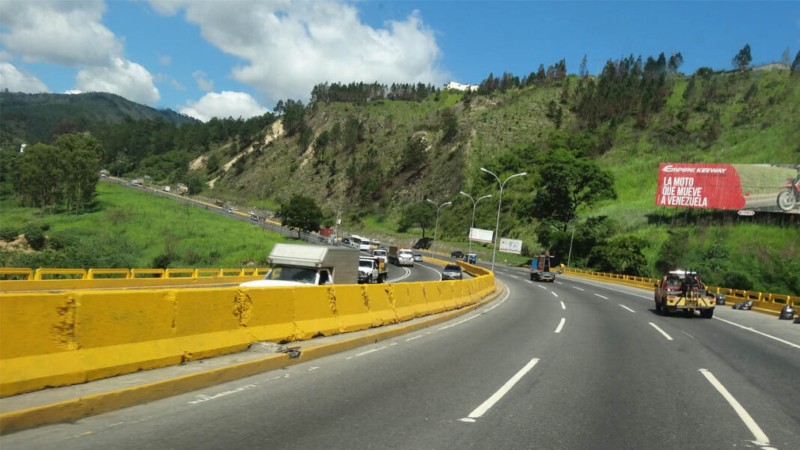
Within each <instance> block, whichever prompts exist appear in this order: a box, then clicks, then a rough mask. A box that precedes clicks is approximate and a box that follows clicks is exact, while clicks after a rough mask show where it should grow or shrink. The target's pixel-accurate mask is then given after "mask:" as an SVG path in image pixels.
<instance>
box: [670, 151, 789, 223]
mask: <svg viewBox="0 0 800 450" xmlns="http://www.w3.org/2000/svg"><path fill="white" fill-rule="evenodd" d="M797 167H800V165H798V164H787V165H771V164H693V163H661V164H660V165H659V167H658V191H657V193H656V205H657V206H664V207H676V208H701V209H729V210H739V211H764V212H787V213H793V214H800V197H798V192H799V191H800V168H797ZM742 215H749V213H745V214H742Z"/></svg>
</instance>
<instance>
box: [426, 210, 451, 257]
mask: <svg viewBox="0 0 800 450" xmlns="http://www.w3.org/2000/svg"><path fill="white" fill-rule="evenodd" d="M425 201H426V202H430V203H433V204H434V205H435V206H436V228H434V230H433V245H436V243H437V242H439V241H437V239H439V237H438V236H437V235H438V234H439V211H440V210H441V209H442V207H443V206H447V205H452V204H453V202H444V203H442V204H441V205H437V204H436V202H435V201H433V200H431V199H429V198H426V199H425ZM433 245H431V251H433Z"/></svg>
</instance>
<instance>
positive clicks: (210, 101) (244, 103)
mask: <svg viewBox="0 0 800 450" xmlns="http://www.w3.org/2000/svg"><path fill="white" fill-rule="evenodd" d="M180 112H181V113H183V114H186V115H187V116H191V117H194V118H196V119H198V120H202V121H203V122H207V121H208V120H210V119H211V118H212V117H217V118H227V117H233V118H234V119H238V118H240V117H241V118H243V119H247V118H250V117H253V116H259V115H262V114H264V113H266V112H267V109H266V108H264V107H263V106H261V105H259V104H258V102H257V101H256V100H255V99H254V98H253V97H251V96H250V94H246V93H244V92H231V91H222V92H220V93H216V92H209V93H208V94H206V95H204V96H203V97H202V98H201V99H200V100H198V101H197V102H189V103H187V105H186V106H185V107H183V108H181V110H180Z"/></svg>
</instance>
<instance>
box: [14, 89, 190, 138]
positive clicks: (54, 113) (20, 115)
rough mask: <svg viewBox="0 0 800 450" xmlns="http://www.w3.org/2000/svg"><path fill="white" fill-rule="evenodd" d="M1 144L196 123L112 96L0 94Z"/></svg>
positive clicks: (181, 115) (169, 111)
mask: <svg viewBox="0 0 800 450" xmlns="http://www.w3.org/2000/svg"><path fill="white" fill-rule="evenodd" d="M0 112H2V116H3V120H2V124H1V125H0V136H2V137H3V139H2V140H3V141H8V140H10V139H11V138H14V139H16V140H18V141H22V142H43V141H49V140H50V139H51V138H52V136H53V135H54V134H61V133H64V132H69V131H83V130H87V129H88V130H93V129H94V130H96V129H97V128H98V124H99V125H101V126H102V124H108V123H119V122H122V121H124V120H164V121H165V122H168V123H172V124H176V125H183V124H191V123H199V121H198V120H196V119H194V118H192V117H189V116H186V115H183V114H179V113H177V112H175V111H172V110H168V109H167V110H157V109H154V108H151V107H149V106H145V105H140V104H138V103H134V102H131V101H129V100H126V99H125V98H123V97H120V96H119V95H115V94H109V93H103V92H90V93H84V94H24V93H18V92H0Z"/></svg>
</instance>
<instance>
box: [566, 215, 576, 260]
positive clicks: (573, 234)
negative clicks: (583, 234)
mask: <svg viewBox="0 0 800 450" xmlns="http://www.w3.org/2000/svg"><path fill="white" fill-rule="evenodd" d="M575 228H577V226H575V225H573V226H572V237H571V238H569V255H567V267H571V266H570V265H569V261H570V260H571V259H572V240H573V239H575Z"/></svg>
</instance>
